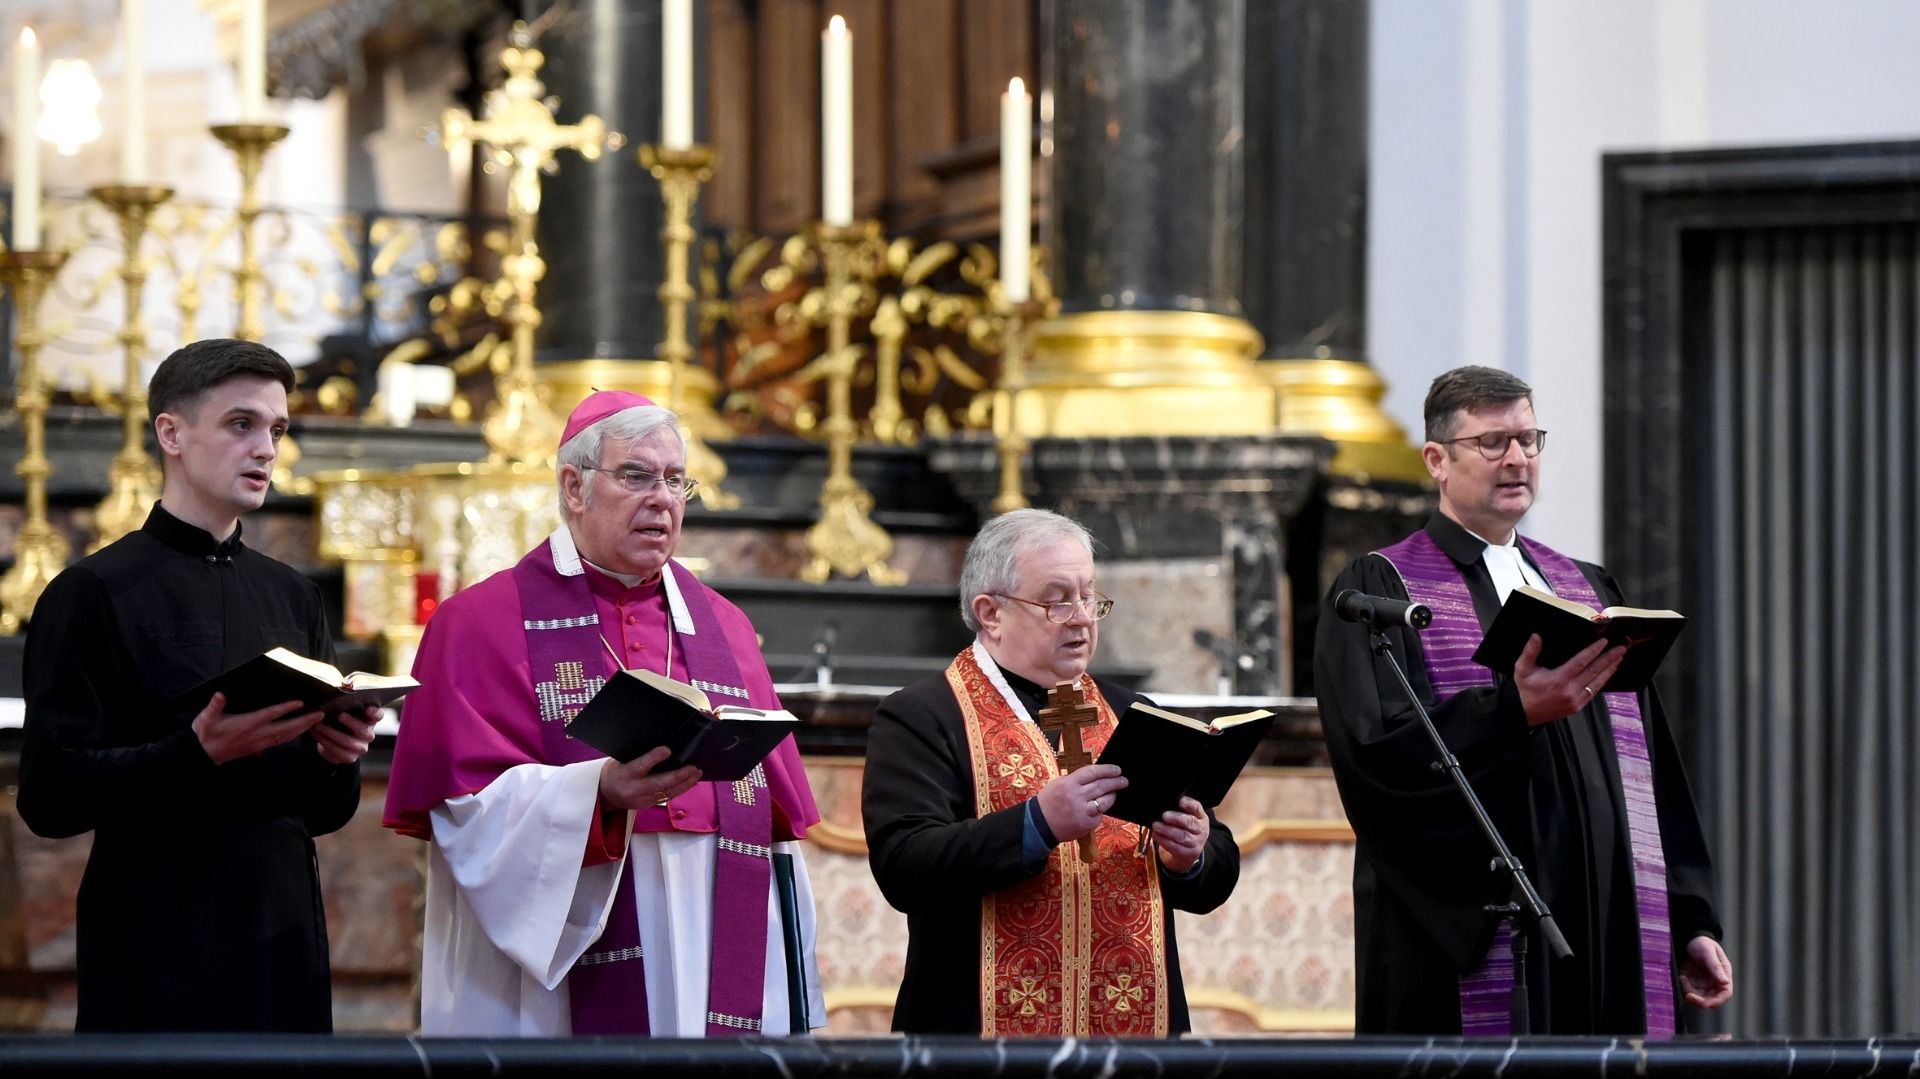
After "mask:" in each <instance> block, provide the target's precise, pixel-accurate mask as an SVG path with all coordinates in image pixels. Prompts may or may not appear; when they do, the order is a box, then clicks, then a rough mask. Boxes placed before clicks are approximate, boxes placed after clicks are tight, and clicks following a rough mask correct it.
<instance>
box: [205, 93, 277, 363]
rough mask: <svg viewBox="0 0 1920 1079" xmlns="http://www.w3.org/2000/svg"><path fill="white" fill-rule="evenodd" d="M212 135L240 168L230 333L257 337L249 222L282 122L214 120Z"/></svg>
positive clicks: (258, 293) (261, 280)
mask: <svg viewBox="0 0 1920 1079" xmlns="http://www.w3.org/2000/svg"><path fill="white" fill-rule="evenodd" d="M212 130H213V137H214V138H216V139H219V140H220V142H221V143H222V144H223V145H225V146H226V148H227V149H229V150H231V151H233V159H234V164H235V165H237V166H238V167H239V169H240V209H239V211H238V213H237V214H236V216H237V217H238V218H239V231H240V262H239V264H238V265H237V266H235V267H234V269H233V296H234V300H235V302H236V306H237V307H239V309H240V318H239V323H238V324H237V325H236V326H235V327H234V330H233V335H234V336H235V337H238V338H239V339H240V340H242V341H258V340H260V338H261V334H262V333H263V330H262V328H261V324H260V300H261V297H262V293H263V291H264V290H263V289H262V287H261V286H262V285H264V284H265V283H266V278H265V274H264V273H263V272H262V270H261V268H260V255H259V246H258V243H257V242H256V241H255V239H254V236H253V223H254V222H255V221H256V220H258V219H259V217H260V190H259V188H260V166H261V165H262V164H263V163H265V161H266V157H267V153H268V152H269V151H271V150H272V149H273V148H274V146H275V145H277V144H278V143H279V142H280V140H281V139H284V138H286V137H287V132H288V130H289V129H288V128H287V126H286V125H285V124H216V125H214V127H213V129H212Z"/></svg>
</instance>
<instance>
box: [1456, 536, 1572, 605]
mask: <svg viewBox="0 0 1920 1079" xmlns="http://www.w3.org/2000/svg"><path fill="white" fill-rule="evenodd" d="M1466 532H1467V535H1469V536H1472V537H1473V538H1474V539H1477V540H1479V541H1480V542H1481V543H1484V544H1486V546H1485V547H1483V548H1481V550H1480V561H1481V563H1482V564H1484V565H1485V566H1486V567H1487V575H1488V576H1490V577H1492V578H1493V590H1494V593H1495V594H1496V595H1497V596H1499V597H1500V602H1501V603H1505V602H1506V601H1507V596H1508V595H1510V594H1511V593H1512V592H1513V590H1514V589H1516V588H1518V587H1520V586H1521V585H1528V586H1530V587H1533V588H1537V589H1539V590H1541V591H1542V592H1552V591H1553V589H1552V588H1551V587H1549V586H1548V585H1547V582H1546V579H1545V578H1544V577H1541V576H1540V571H1539V570H1536V569H1534V568H1533V564H1532V563H1531V562H1528V561H1527V559H1526V556H1525V555H1523V554H1521V553H1520V533H1519V532H1518V531H1517V530H1516V531H1514V532H1513V533H1511V534H1510V535H1508V536H1507V542H1505V543H1494V542H1492V541H1490V540H1488V539H1487V538H1486V537H1485V536H1482V535H1481V534H1479V533H1478V532H1475V531H1474V530H1472V529H1470V528H1469V529H1467V530H1466Z"/></svg>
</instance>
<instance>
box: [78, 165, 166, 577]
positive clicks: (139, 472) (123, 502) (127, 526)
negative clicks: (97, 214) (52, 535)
mask: <svg viewBox="0 0 1920 1079" xmlns="http://www.w3.org/2000/svg"><path fill="white" fill-rule="evenodd" d="M88 194H89V195H91V196H93V198H94V199H95V200H96V201H98V202H99V203H100V204H101V205H102V206H105V207H106V208H107V209H108V210H109V211H111V212H112V213H113V215H114V217H116V218H118V219H119V222H120V245H121V252H122V260H121V263H120V283H121V286H122V289H123V291H124V292H125V294H126V305H127V313H126V319H125V323H124V325H122V327H121V329H120V345H121V347H122V349H123V350H125V353H126V375H125V377H126V382H125V385H124V386H122V388H121V391H120V395H119V396H120V401H119V404H120V408H121V419H122V437H121V445H120V452H119V453H118V454H116V455H115V456H114V459H113V467H112V468H111V469H110V470H109V471H108V473H107V497H106V498H104V499H102V500H101V501H100V505H99V506H98V507H97V508H96V509H95V510H94V527H95V531H96V537H95V539H94V541H93V545H92V546H91V547H89V548H87V550H88V551H97V550H99V549H100V548H102V547H105V546H106V545H107V544H109V543H112V542H113V541H114V540H117V539H119V538H120V537H121V536H124V535H126V534H127V533H129V532H131V531H133V530H134V529H136V528H139V527H140V526H141V525H142V524H143V523H145V521H146V519H147V512H148V511H149V510H151V509H152V508H153V504H154V502H155V501H157V500H158V499H159V498H160V466H159V465H157V464H156V463H154V460H153V458H152V457H149V456H148V455H147V386H146V383H145V381H143V380H142V379H141V377H140V361H141V359H142V358H143V357H144V356H145V355H146V351H147V327H146V323H145V322H144V321H143V320H142V318H141V314H140V298H141V293H142V292H143V291H144V290H145V288H146V282H147V264H146V263H145V262H144V261H143V260H142V259H141V257H140V242H141V240H142V239H144V238H145V237H146V233H147V224H148V221H149V219H150V218H151V216H152V214H153V211H154V210H156V209H158V208H159V207H160V206H161V205H162V204H164V203H165V202H166V201H167V200H168V199H170V198H172V197H173V188H170V187H163V186H160V185H157V184H106V185H103V186H101V187H96V188H93V189H92V190H90V191H89V192H88Z"/></svg>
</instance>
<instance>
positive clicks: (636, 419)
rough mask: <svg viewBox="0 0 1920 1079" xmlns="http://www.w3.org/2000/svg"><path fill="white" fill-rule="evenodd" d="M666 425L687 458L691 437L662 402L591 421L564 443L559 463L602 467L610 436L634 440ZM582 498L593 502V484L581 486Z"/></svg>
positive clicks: (683, 457) (681, 455)
mask: <svg viewBox="0 0 1920 1079" xmlns="http://www.w3.org/2000/svg"><path fill="white" fill-rule="evenodd" d="M662 427H665V428H666V429H667V430H669V431H672V432H673V437H675V438H677V439H679V440H680V459H681V460H682V461H684V460H686V456H687V436H686V432H684V431H682V430H680V419H679V417H677V416H675V415H674V414H673V412H672V410H670V409H665V408H661V407H660V406H659V405H641V406H640V407H638V408H628V409H622V410H621V411H619V412H616V413H614V414H613V415H611V416H608V417H607V418H606V419H604V420H598V421H596V422H594V423H590V424H588V425H587V426H585V427H582V428H581V429H580V433H579V434H577V435H574V436H573V437H572V438H569V439H567V440H566V441H565V442H562V443H561V444H560V456H559V463H560V464H563V465H572V466H573V467H575V468H579V469H588V468H599V467H600V448H601V446H602V445H603V444H604V443H605V442H606V440H607V439H609V438H612V439H618V440H620V441H632V440H635V439H642V438H645V437H647V436H648V435H650V434H652V433H654V432H655V431H657V430H659V429H660V428H662ZM580 499H581V501H582V502H585V503H586V504H587V505H589V506H591V505H592V504H593V485H592V484H584V485H582V487H581V489H580ZM566 505H567V503H566V500H565V499H564V498H563V499H561V501H560V508H561V511H562V512H563V513H564V512H565V510H566Z"/></svg>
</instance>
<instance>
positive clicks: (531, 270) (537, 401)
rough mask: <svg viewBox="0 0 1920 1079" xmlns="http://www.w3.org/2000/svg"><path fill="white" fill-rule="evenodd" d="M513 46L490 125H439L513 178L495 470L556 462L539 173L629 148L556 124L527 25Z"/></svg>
mask: <svg viewBox="0 0 1920 1079" xmlns="http://www.w3.org/2000/svg"><path fill="white" fill-rule="evenodd" d="M509 41H510V44H509V45H508V46H507V47H506V48H505V49H502V50H501V51H500V64H501V66H502V67H504V68H506V69H507V80H506V83H505V84H504V85H503V86H501V87H500V88H499V89H497V90H490V91H488V92H487V97H486V103H487V110H486V111H487V115H486V118H485V119H483V120H476V119H474V118H473V116H472V115H471V114H469V113H468V112H467V110H465V109H448V110H447V111H446V112H445V113H444V114H442V116H441V119H440V134H441V136H442V137H443V138H444V139H445V141H446V144H447V148H448V149H449V150H451V151H454V152H458V151H459V150H460V149H461V148H463V147H465V146H466V145H467V144H469V143H474V142H478V143H484V144H485V145H487V146H488V147H489V148H490V149H491V150H492V152H493V155H494V159H495V161H496V162H497V163H498V164H500V165H502V166H504V167H505V168H506V169H507V170H508V178H507V216H508V218H509V219H510V220H511V221H512V238H511V240H510V241H509V243H508V249H507V254H506V256H505V257H504V258H502V259H501V261H500V270H501V273H502V275H503V276H504V277H505V278H506V280H507V282H508V283H509V285H510V286H511V288H512V301H511V302H510V303H508V305H507V309H506V315H505V318H506V322H507V325H508V327H509V328H510V329H511V331H512V334H513V363H512V365H511V366H510V367H509V368H508V370H507V372H506V373H505V374H503V375H502V376H501V377H500V379H499V381H498V383H497V384H496V386H495V394H494V400H493V404H492V405H491V406H490V407H489V408H488V410H487V416H486V419H485V420H484V421H483V422H482V424H481V432H482V434H484V435H485V436H486V440H487V448H488V450H489V451H490V453H491V457H492V459H493V460H494V461H495V462H496V463H527V464H534V463H543V462H547V461H551V460H552V459H553V457H554V455H555V452H556V450H557V449H558V443H559V441H560V432H561V424H560V418H559V417H558V416H556V415H554V412H553V409H552V408H551V407H549V404H548V401H547V395H546V394H543V393H542V392H541V389H540V386H539V385H538V384H537V383H536V382H535V380H534V377H533V335H534V331H535V330H536V329H538V328H539V326H540V317H541V316H540V308H539V307H538V306H537V305H536V304H535V302H534V299H535V295H536V293H537V292H538V290H539V286H540V279H541V278H542V277H544V276H546V272H547V264H546V262H545V261H544V260H543V259H541V257H540V248H539V245H538V244H536V243H534V238H533V236H534V225H535V224H536V223H537V222H538V221H539V218H540V173H541V171H542V170H545V169H551V168H552V167H553V163H554V154H555V153H556V152H558V151H560V150H573V151H576V152H578V153H579V155H580V156H581V157H583V158H585V159H587V160H588V161H593V160H596V159H597V158H599V156H600V153H601V151H602V150H603V149H607V148H611V147H617V146H619V145H621V144H622V143H623V142H624V140H623V139H621V137H620V136H619V135H618V134H617V133H614V134H609V133H608V131H607V127H606V124H605V123H604V122H603V121H602V120H601V119H600V118H599V117H598V116H593V115H587V116H583V117H581V118H580V120H579V122H577V123H572V124H560V123H555V122H554V119H553V105H552V104H551V103H550V102H549V100H548V99H547V96H546V85H545V84H544V83H542V82H541V81H540V76H539V71H540V67H541V65H542V64H545V63H546V56H545V55H544V54H542V53H541V52H540V50H539V49H536V48H534V47H533V35H532V33H531V32H530V31H529V30H528V29H527V25H526V24H525V23H522V22H516V23H514V24H513V32H512V33H511V35H510V36H509Z"/></svg>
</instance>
